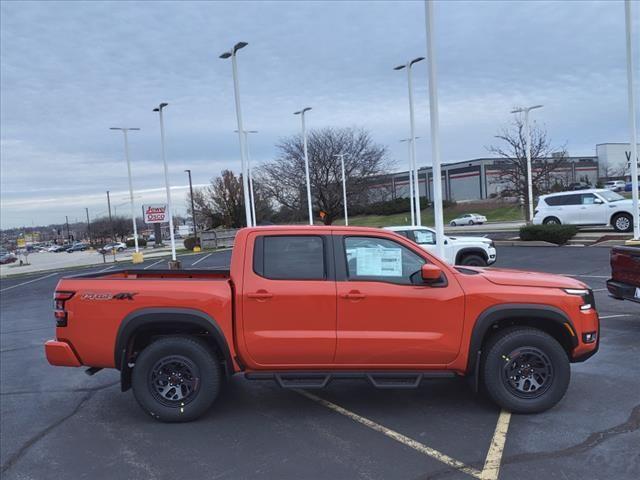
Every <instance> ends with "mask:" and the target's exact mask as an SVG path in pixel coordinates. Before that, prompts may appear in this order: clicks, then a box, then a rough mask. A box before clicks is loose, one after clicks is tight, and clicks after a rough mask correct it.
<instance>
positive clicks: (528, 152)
mask: <svg viewBox="0 0 640 480" xmlns="http://www.w3.org/2000/svg"><path fill="white" fill-rule="evenodd" d="M536 108H542V105H534V106H532V107H525V108H516V109H515V110H513V111H512V112H511V113H524V135H525V141H526V142H527V144H526V145H525V154H526V156H527V202H528V203H529V210H528V212H527V216H528V221H529V222H532V221H533V179H532V174H531V129H530V128H529V112H530V111H531V110H535V109H536Z"/></svg>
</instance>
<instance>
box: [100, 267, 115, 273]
mask: <svg viewBox="0 0 640 480" xmlns="http://www.w3.org/2000/svg"><path fill="white" fill-rule="evenodd" d="M113 267H115V265H111V266H110V267H107V268H103V269H102V270H98V272H97V273H102V272H106V271H107V270H111V269H112V268H113Z"/></svg>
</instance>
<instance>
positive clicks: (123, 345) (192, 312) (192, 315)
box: [114, 308, 233, 372]
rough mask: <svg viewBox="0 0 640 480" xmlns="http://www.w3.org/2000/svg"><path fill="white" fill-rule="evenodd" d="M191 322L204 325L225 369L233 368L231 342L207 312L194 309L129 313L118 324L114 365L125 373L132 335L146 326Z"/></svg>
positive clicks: (199, 326) (146, 309) (151, 310)
mask: <svg viewBox="0 0 640 480" xmlns="http://www.w3.org/2000/svg"><path fill="white" fill-rule="evenodd" d="M153 324H157V325H161V326H171V325H176V326H179V325H188V326H193V327H198V328H201V329H202V330H204V331H206V332H207V333H208V334H209V335H211V337H212V338H213V339H214V341H215V342H216V344H217V345H218V347H219V348H220V352H221V353H222V355H223V357H224V360H225V364H226V368H227V369H228V370H229V369H231V368H232V365H233V363H232V361H231V353H230V351H229V345H228V343H227V340H226V338H225V336H224V333H223V332H222V330H221V329H220V326H219V325H218V323H217V322H216V321H215V320H214V319H213V318H212V317H211V316H210V315H208V314H206V313H204V312H202V311H200V310H196V309H192V308H143V309H140V310H136V311H134V312H131V313H129V314H128V315H127V316H126V317H125V318H124V319H123V320H122V322H121V323H120V327H118V335H117V337H116V346H115V351H114V361H115V367H116V368H117V369H118V370H121V371H123V372H124V370H126V368H125V369H124V370H123V368H122V367H123V366H125V367H126V365H124V363H125V362H126V355H127V350H128V348H129V343H130V340H131V337H132V335H133V334H134V332H135V331H136V330H138V329H139V328H140V327H144V326H145V325H153Z"/></svg>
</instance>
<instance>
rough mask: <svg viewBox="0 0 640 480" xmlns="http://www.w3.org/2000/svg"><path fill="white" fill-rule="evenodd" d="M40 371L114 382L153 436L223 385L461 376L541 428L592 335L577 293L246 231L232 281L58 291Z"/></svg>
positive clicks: (412, 248)
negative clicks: (116, 378)
mask: <svg viewBox="0 0 640 480" xmlns="http://www.w3.org/2000/svg"><path fill="white" fill-rule="evenodd" d="M54 316H55V320H56V324H57V329H56V337H57V340H51V341H48V342H47V343H46V346H45V350H46V355H47V358H48V360H49V363H51V364H53V365H65V366H75V367H79V366H82V365H85V366H88V367H90V369H89V373H95V372H96V371H97V370H99V369H101V368H116V369H118V370H119V371H120V377H121V385H122V390H123V391H125V390H127V389H129V388H130V387H133V392H134V395H135V397H136V399H137V400H138V403H139V404H140V405H141V406H142V408H143V409H144V410H145V411H146V412H148V413H149V414H150V415H151V416H153V417H154V418H157V419H159V420H162V421H187V420H192V419H194V418H197V417H198V416H200V415H202V414H203V413H204V412H205V411H206V410H207V409H208V408H209V407H210V405H211V404H212V403H213V401H214V400H215V398H216V396H217V395H218V392H219V391H220V389H221V388H222V385H223V379H225V378H228V377H230V376H232V375H235V374H240V373H242V374H243V375H244V377H245V378H246V379H248V380H265V379H271V380H275V381H276V382H277V383H278V384H279V385H280V386H282V387H286V388H320V387H324V386H326V385H327V384H328V383H329V382H330V381H334V380H339V379H356V378H360V379H364V380H367V381H369V382H370V383H371V384H372V385H373V386H374V387H379V388H392V387H397V388H409V387H417V386H418V385H419V384H420V382H421V381H423V380H426V379H430V378H443V377H456V376H471V377H473V378H474V379H475V384H476V385H478V384H482V385H483V387H484V389H485V390H486V392H487V393H488V394H489V396H490V397H491V398H492V399H493V400H494V401H495V402H496V403H497V404H498V405H500V406H502V407H503V408H506V409H509V410H511V411H514V412H525V413H530V412H540V411H543V410H546V409H548V408H550V407H552V406H554V405H555V404H556V403H557V402H559V401H560V400H561V399H562V397H563V396H564V394H565V391H566V389H567V387H568V385H569V378H570V365H569V364H570V362H581V361H583V360H586V359H587V358H589V357H591V356H592V355H593V354H594V353H595V352H596V351H597V350H598V344H599V319H598V314H597V312H596V309H595V305H594V300H593V294H592V292H591V290H589V288H588V287H587V286H586V285H585V284H584V283H582V282H579V281H578V280H575V279H572V278H568V277H563V276H558V275H549V274H543V273H529V272H520V271H515V270H502V269H491V268H489V269H483V268H470V267H454V266H451V265H448V264H446V263H444V262H442V261H440V260H439V259H438V258H436V257H434V256H432V255H431V254H429V253H428V252H426V251H424V250H423V249H421V248H420V247H419V246H418V245H417V244H415V243H414V242H411V241H410V240H408V239H406V238H404V237H402V236H400V235H398V234H395V233H393V232H391V231H386V230H381V229H371V228H354V227H316V226H312V227H309V226H307V227H304V226H290V227H257V228H247V229H243V230H241V231H240V232H239V233H238V235H237V237H236V240H235V245H234V249H233V254H232V257H231V266H230V269H223V270H209V271H203V270H180V271H176V270H158V271H154V270H123V271H118V272H104V273H100V274H90V275H83V276H77V277H70V278H64V279H62V280H61V281H60V282H59V284H58V286H57V288H56V292H55V312H54Z"/></svg>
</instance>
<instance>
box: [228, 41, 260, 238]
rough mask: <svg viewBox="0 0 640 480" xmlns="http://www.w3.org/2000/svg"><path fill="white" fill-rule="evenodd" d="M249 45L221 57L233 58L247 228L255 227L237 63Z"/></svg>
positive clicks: (236, 46)
mask: <svg viewBox="0 0 640 480" xmlns="http://www.w3.org/2000/svg"><path fill="white" fill-rule="evenodd" d="M247 45H248V43H247V42H238V43H236V44H235V45H234V46H233V48H232V49H231V50H230V51H228V52H224V53H223V54H222V55H220V58H223V59H226V58H231V68H232V72H233V90H234V97H235V102H236V119H237V123H238V138H239V140H240V163H241V170H242V188H243V193H244V211H245V217H246V222H247V227H251V226H253V224H252V221H251V205H250V200H249V180H248V178H247V177H248V175H247V172H246V164H247V146H246V144H245V137H244V135H243V133H242V132H243V131H244V127H243V126H242V108H241V107H240V86H239V83H238V65H237V62H236V54H237V52H238V50H240V49H241V48H244V47H246V46H247Z"/></svg>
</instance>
